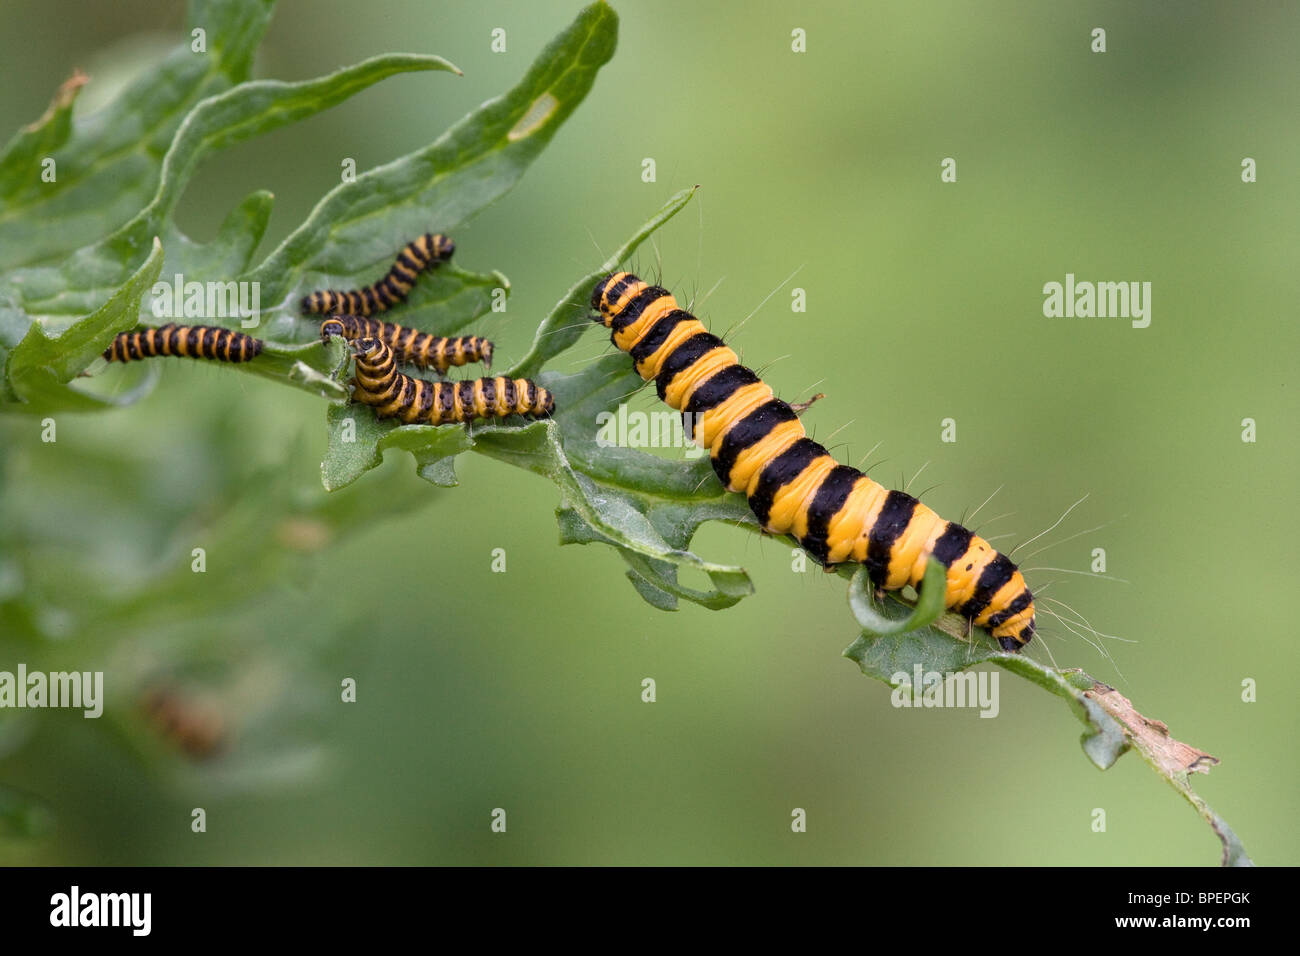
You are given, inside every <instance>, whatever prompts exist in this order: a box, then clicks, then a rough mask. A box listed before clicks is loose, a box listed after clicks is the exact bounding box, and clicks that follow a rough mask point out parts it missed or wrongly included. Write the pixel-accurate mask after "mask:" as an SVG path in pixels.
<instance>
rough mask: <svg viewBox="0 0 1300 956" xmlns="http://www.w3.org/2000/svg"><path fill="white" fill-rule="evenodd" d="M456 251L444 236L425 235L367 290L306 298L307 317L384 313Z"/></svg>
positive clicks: (401, 254)
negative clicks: (324, 314)
mask: <svg viewBox="0 0 1300 956" xmlns="http://www.w3.org/2000/svg"><path fill="white" fill-rule="evenodd" d="M455 251H456V244H455V243H454V242H452V241H451V240H450V239H448V238H447V237H446V236H444V235H442V234H441V233H437V234H434V233H428V232H426V233H425V234H424V235H422V236H421V237H420V238H419V239H416V240H415V241H414V242H408V243H407V244H406V245H405V246H404V247H402V251H401V252H399V253H398V254H397V261H396V262H394V263H393V267H392V268H391V269H389V270H388V274H387V275H385V276H384V277H383V278H382V279H380V280H379V281H378V282H376V283H375V284H374V285H368V286H366V287H365V288H364V289H352V290H351V291H348V292H338V291H335V290H332V289H331V290H326V291H323V292H313V293H312V294H311V295H308V296H304V297H303V300H302V311H303V312H305V313H308V314H310V313H320V312H335V313H346V314H351V315H369V314H370V313H371V312H383V311H384V310H386V309H391V308H392V307H393V306H395V305H397V304H398V303H399V302H403V301H405V299H406V297H407V295H409V294H410V292H411V289H412V287H413V286H414V285H415V280H416V279H418V278H419V276H420V273H421V272H422V271H424V270H425V269H429V268H431V267H433V266H436V265H438V264H440V263H443V262H446V261H447V260H448V259H450V258H451V255H452V253H453V252H455Z"/></svg>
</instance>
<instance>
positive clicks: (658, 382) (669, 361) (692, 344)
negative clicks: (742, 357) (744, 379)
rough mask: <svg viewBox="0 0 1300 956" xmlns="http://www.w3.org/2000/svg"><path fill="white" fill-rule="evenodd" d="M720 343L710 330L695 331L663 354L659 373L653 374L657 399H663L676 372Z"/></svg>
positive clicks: (688, 365)
mask: <svg viewBox="0 0 1300 956" xmlns="http://www.w3.org/2000/svg"><path fill="white" fill-rule="evenodd" d="M722 344H723V343H722V339H720V338H718V337H717V336H716V335H714V334H713V333H711V332H696V333H695V334H694V335H692V336H691V337H690V338H689V339H687V340H686V341H685V342H683V343H682V344H681V345H679V346H677V348H675V349H673V350H672V351H671V352H669V353H668V354H667V355H666V356H664V360H663V364H661V365H660V366H659V374H658V375H657V376H655V390H656V391H657V392H658V393H659V400H660V401H663V400H664V395H665V394H666V393H667V391H668V386H669V385H670V384H671V383H672V380H673V378H674V377H675V376H676V375H677V373H678V372H684V371H686V369H688V368H690V367H691V366H692V365H694V364H695V363H696V362H698V361H699V360H700V359H701V358H702V357H703V356H704V355H706V354H708V353H709V352H712V351H713V350H714V349H716V348H718V347H720V346H721V345H722Z"/></svg>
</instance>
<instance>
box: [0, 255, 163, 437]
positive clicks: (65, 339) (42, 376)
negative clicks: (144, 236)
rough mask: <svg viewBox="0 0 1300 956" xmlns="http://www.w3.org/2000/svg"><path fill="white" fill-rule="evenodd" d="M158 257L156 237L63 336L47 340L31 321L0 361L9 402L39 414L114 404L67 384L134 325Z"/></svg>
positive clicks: (157, 266)
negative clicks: (136, 264)
mask: <svg viewBox="0 0 1300 956" xmlns="http://www.w3.org/2000/svg"><path fill="white" fill-rule="evenodd" d="M162 261H163V249H162V243H160V242H159V241H158V240H157V239H155V240H154V242H153V249H152V252H151V253H150V254H149V258H148V259H146V260H145V262H144V264H143V265H142V266H140V268H139V269H138V270H136V273H135V275H133V276H131V278H130V279H128V280H127V281H126V283H125V284H124V285H123V286H122V287H121V288H120V289H118V290H117V292H115V293H114V294H113V296H112V298H110V299H109V300H108V301H107V302H106V303H104V305H103V306H101V307H100V308H98V309H96V310H95V311H94V312H92V313H91V314H90V315H88V316H86V317H85V318H83V319H81V320H80V321H78V322H76V323H75V324H73V325H72V326H71V327H70V328H68V329H67V330H66V331H65V332H63V334H62V335H59V336H57V337H55V338H51V337H49V336H47V335H46V334H45V331H44V330H43V329H42V328H41V326H40V324H39V323H35V322H33V323H32V325H31V326H30V328H29V329H28V331H27V335H26V336H24V337H23V340H22V341H21V342H19V343H18V346H17V347H16V348H14V349H13V351H11V352H10V353H9V356H8V359H7V361H6V362H5V380H6V382H7V383H8V384H9V387H10V388H11V389H12V394H13V398H14V400H17V401H21V402H25V403H28V406H27V408H26V409H25V410H28V411H31V412H39V413H47V412H51V411H88V410H91V409H95V408H100V407H109V406H111V405H114V404H116V402H113V401H110V400H108V399H103V398H97V397H95V396H92V395H88V394H86V393H85V392H81V391H78V390H76V389H72V388H69V387H68V385H67V383H68V382H70V381H71V380H72V379H73V378H74V377H75V376H76V375H77V374H78V373H79V372H80V370H81V369H83V368H85V367H86V366H87V365H89V364H90V363H91V362H92V361H93V360H94V359H95V358H96V357H98V356H99V354H100V353H101V352H103V350H104V349H105V348H106V347H107V346H108V343H109V342H111V341H112V339H113V336H115V335H116V334H117V333H118V332H122V331H125V330H126V329H130V328H132V327H133V326H134V325H135V324H136V323H137V321H138V317H139V313H140V300H141V299H142V298H143V297H144V294H145V292H146V291H147V290H148V289H149V288H150V287H151V286H152V285H153V283H154V281H155V280H156V279H157V278H158V270H159V269H161V268H162Z"/></svg>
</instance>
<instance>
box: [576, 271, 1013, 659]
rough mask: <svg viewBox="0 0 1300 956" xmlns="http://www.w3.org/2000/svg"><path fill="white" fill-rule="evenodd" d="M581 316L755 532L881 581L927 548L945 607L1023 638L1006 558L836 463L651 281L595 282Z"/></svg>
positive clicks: (996, 633)
mask: <svg viewBox="0 0 1300 956" xmlns="http://www.w3.org/2000/svg"><path fill="white" fill-rule="evenodd" d="M591 308H592V310H593V312H594V313H595V314H594V315H593V316H592V318H593V321H596V322H600V323H601V324H602V325H604V326H605V327H606V328H608V329H610V330H611V331H610V340H611V341H612V342H613V343H614V345H615V346H617V347H618V348H619V349H620V350H622V351H624V352H627V353H628V354H629V355H631V357H632V361H633V363H634V366H635V368H636V371H637V374H638V375H640V376H641V378H643V379H646V380H649V379H652V378H653V379H655V386H656V389H657V390H658V393H659V398H660V399H661V400H663V401H664V402H666V403H667V404H668V405H669V406H671V407H672V408H674V409H676V410H677V411H679V412H681V413H682V421H683V427H684V428H685V430H686V433H687V434H688V435H690V436H691V438H692V439H693V440H694V441H695V442H696V443H697V444H699V445H701V446H703V447H705V448H707V449H709V457H710V461H711V463H712V465H713V470H714V472H715V473H716V474H717V476H718V478H719V479H721V481H722V483H723V484H724V485H725V486H726V487H727V490H728V491H739V492H743V493H744V494H745V497H746V498H747V499H748V500H749V507H750V510H752V511H753V512H754V516H755V517H756V518H757V519H758V523H759V524H760V525H761V526H762V528H763V529H764V530H765V531H768V532H770V533H772V534H790V535H793V536H794V538H795V540H796V541H798V542H799V544H800V545H801V546H802V547H803V548H804V550H805V551H807V552H808V553H809V554H810V555H812V556H813V558H814V559H815V560H816V561H818V562H819V563H820V564H822V565H823V566H825V567H827V568H830V567H834V566H835V565H838V564H843V563H846V562H850V561H852V562H859V563H861V564H864V565H865V566H866V568H867V572H868V574H869V575H870V577H871V580H872V582H873V583H874V584H875V585H876V586H877V587H878V588H882V589H884V590H887V591H895V590H898V589H900V588H902V587H904V586H906V585H911V586H912V587H919V585H920V583H921V580H922V578H923V577H924V576H925V568H926V564H927V560H928V559H929V558H930V557H931V556H933V557H934V558H936V559H937V560H938V561H940V562H941V563H942V564H943V565H944V566H945V567H946V568H947V569H948V573H947V587H946V591H945V595H944V604H945V607H947V608H949V609H950V610H954V611H956V612H957V613H958V614H960V615H962V616H963V617H965V618H966V619H967V620H969V621H970V622H971V623H972V624H974V625H975V626H976V627H981V628H985V629H987V630H988V631H989V632H990V633H991V634H992V636H993V637H994V638H995V639H996V640H997V642H998V644H999V646H1001V647H1002V649H1003V650H1006V651H1018V650H1019V649H1020V648H1021V647H1023V646H1024V645H1025V644H1027V643H1029V641H1030V640H1031V639H1032V638H1033V636H1034V599H1033V595H1032V594H1031V593H1030V591H1029V588H1028V587H1026V585H1025V579H1024V577H1023V576H1022V575H1021V573H1020V571H1019V570H1018V569H1017V567H1016V566H1015V564H1013V563H1012V562H1011V559H1010V558H1008V557H1007V556H1006V555H1004V554H1002V553H1001V552H999V551H997V550H996V549H995V548H994V547H993V546H992V545H990V544H989V543H988V542H987V541H985V540H984V539H983V538H981V537H979V535H976V534H974V533H973V532H971V531H969V530H967V529H966V528H963V527H962V526H961V525H959V524H956V523H954V522H951V521H945V520H944V519H942V518H940V517H939V516H938V515H937V514H935V513H934V512H933V511H931V510H930V509H929V508H927V507H926V506H925V505H923V504H921V503H920V502H919V501H917V500H916V499H915V498H913V497H912V496H911V495H909V494H906V493H905V492H902V491H887V490H886V489H885V488H883V487H882V486H880V485H879V484H877V483H876V482H875V481H873V480H871V479H870V478H868V477H867V476H866V475H864V474H863V473H862V472H860V471H858V470H857V469H856V468H851V467H849V466H848V465H842V464H839V463H838V462H837V461H836V460H835V459H834V458H832V457H831V456H830V454H829V453H828V452H827V451H826V449H825V448H823V447H822V446H821V445H819V444H817V443H816V442H815V441H813V440H812V439H810V438H808V437H807V434H806V433H805V431H804V427H803V425H802V423H801V422H800V421H799V418H798V415H797V414H796V412H795V410H794V409H793V408H791V406H790V405H788V404H787V403H785V402H783V401H781V400H780V399H779V398H776V397H775V395H774V394H773V392H772V389H771V388H770V387H769V386H768V385H765V384H764V383H763V382H762V380H760V379H759V377H758V376H757V375H755V374H754V373H753V372H752V371H750V370H749V369H748V368H745V367H744V366H743V365H741V364H740V363H739V361H738V360H737V356H736V353H735V352H734V351H732V350H731V349H730V348H728V347H727V346H726V344H724V343H723V341H722V340H721V339H720V338H718V337H717V336H715V335H712V334H710V333H709V332H708V331H707V330H706V329H705V327H704V325H703V323H701V322H700V320H699V319H697V318H696V317H695V316H693V315H691V314H690V313H689V312H686V311H685V310H683V309H680V308H678V306H677V300H676V299H674V298H673V296H672V295H671V294H670V293H669V292H668V291H667V290H666V289H663V288H660V287H659V286H652V285H649V284H648V283H646V282H643V281H642V280H641V279H638V278H637V277H636V276H634V275H632V274H630V273H627V272H615V273H612V274H610V275H608V276H606V277H605V278H603V279H601V280H600V281H599V282H598V283H596V287H595V288H594V289H593V290H592V293H591Z"/></svg>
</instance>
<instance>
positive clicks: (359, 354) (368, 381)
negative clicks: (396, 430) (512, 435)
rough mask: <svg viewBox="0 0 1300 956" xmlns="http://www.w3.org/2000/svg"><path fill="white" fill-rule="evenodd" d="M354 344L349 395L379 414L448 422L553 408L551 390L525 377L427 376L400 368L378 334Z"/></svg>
mask: <svg viewBox="0 0 1300 956" xmlns="http://www.w3.org/2000/svg"><path fill="white" fill-rule="evenodd" d="M352 350H353V352H354V353H355V354H356V358H357V370H356V376H355V377H354V378H353V383H354V384H355V386H356V387H355V389H354V390H353V392H352V397H353V398H354V399H356V400H357V401H359V402H364V403H365V404H366V405H370V406H372V407H374V409H375V415H376V416H378V417H379V418H400V419H401V420H402V421H403V422H405V423H406V424H408V425H412V424H417V423H420V424H426V425H446V424H449V423H451V422H468V421H470V420H472V419H475V418H506V417H507V416H510V415H528V416H532V417H539V416H545V415H549V414H551V412H552V411H554V410H555V398H554V396H552V395H551V393H550V392H549V391H547V390H546V389H544V388H542V387H541V386H540V385H536V384H534V383H533V382H530V381H529V380H528V379H525V378H516V379H509V378H505V377H504V376H499V377H497V378H480V379H473V380H467V381H463V382H426V381H425V380H424V379H422V378H412V377H411V376H409V375H403V374H402V373H401V372H399V371H398V370H397V363H396V361H395V360H394V358H393V351H392V349H390V348H389V347H388V346H387V345H385V344H384V343H383V342H381V341H380V340H379V339H358V340H357V341H356V342H353V343H352Z"/></svg>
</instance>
